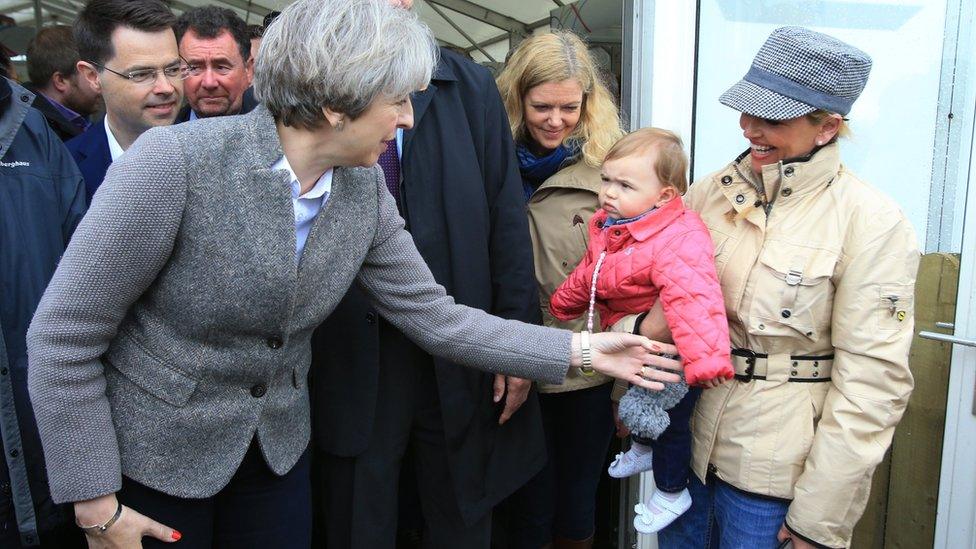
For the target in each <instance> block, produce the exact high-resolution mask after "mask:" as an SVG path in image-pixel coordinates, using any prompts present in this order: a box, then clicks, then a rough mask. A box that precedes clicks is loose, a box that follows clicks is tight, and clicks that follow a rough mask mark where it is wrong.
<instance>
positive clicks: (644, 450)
mask: <svg viewBox="0 0 976 549" xmlns="http://www.w3.org/2000/svg"><path fill="white" fill-rule="evenodd" d="M653 458H654V452H652V451H651V447H650V446H646V445H644V444H641V443H639V442H634V443H632V444H631V445H630V449H629V450H627V451H626V452H621V453H619V454H617V457H615V458H614V460H613V463H611V464H610V467H609V468H608V469H607V473H609V474H610V476H611V477H613V478H626V477H629V476H631V475H636V474H637V473H643V472H644V471H650V470H651V469H653V468H654V461H653Z"/></svg>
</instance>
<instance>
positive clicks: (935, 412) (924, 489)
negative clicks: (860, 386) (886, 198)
mask: <svg viewBox="0 0 976 549" xmlns="http://www.w3.org/2000/svg"><path fill="white" fill-rule="evenodd" d="M958 281H959V256H958V255H955V254H941V253H938V254H926V255H924V256H922V262H921V265H920V267H919V273H918V282H917V284H916V289H915V333H916V334H917V333H918V332H919V331H922V330H928V331H937V332H946V333H951V332H947V331H946V330H943V329H941V328H936V326H935V323H936V322H953V320H954V319H955V312H956V293H957V287H958ZM951 357H952V346H951V345H949V344H948V343H940V342H937V341H931V340H926V339H921V338H919V337H918V336H916V337H915V340H914V341H913V343H912V350H911V356H910V363H911V368H912V373H913V374H914V376H915V391H914V392H913V393H912V398H911V400H910V401H909V404H908V410H907V411H906V412H905V417H904V418H903V419H902V421H901V423H900V424H899V426H898V428H897V430H896V431H895V438H894V441H893V442H892V446H891V450H890V451H889V455H888V456H887V457H886V459H885V461H884V462H883V463H882V464H881V465H880V466H879V467H878V470H877V472H876V473H875V478H874V481H873V484H872V491H871V499H870V501H869V502H868V507H867V509H866V510H865V514H864V517H863V518H862V520H861V522H860V523H859V524H858V526H857V528H856V529H855V533H854V542H853V544H852V547H853V548H854V549H882V548H883V549H920V548H926V547H931V546H932V540H933V536H934V534H935V513H936V505H937V502H938V495H939V494H938V491H939V475H940V472H941V464H942V437H943V432H944V430H945V411H946V393H947V391H948V387H949V362H950V359H951Z"/></svg>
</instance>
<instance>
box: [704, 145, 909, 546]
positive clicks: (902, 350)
mask: <svg viewBox="0 0 976 549" xmlns="http://www.w3.org/2000/svg"><path fill="white" fill-rule="evenodd" d="M749 177H757V176H755V175H754V174H753V172H752V171H751V168H750V163H749V159H748V157H747V156H746V155H743V156H742V157H740V158H739V159H737V161H736V162H733V163H732V164H729V165H728V166H727V167H725V168H723V169H722V170H720V171H718V172H716V173H714V174H712V175H710V176H708V177H706V178H705V179H704V180H703V181H700V182H699V183H697V184H695V185H693V186H692V187H691V189H690V190H689V192H688V194H687V197H686V203H687V204H688V207H689V208H691V209H694V210H696V211H698V212H699V213H700V214H701V216H702V218H703V219H704V220H705V223H706V224H707V225H708V228H709V230H710V231H711V234H712V238H713V240H714V242H715V263H716V268H717V270H718V275H719V278H720V280H721V283H722V291H723V293H724V296H725V306H726V312H727V313H728V318H729V327H730V335H731V340H732V345H733V347H734V348H741V349H748V350H750V351H752V352H755V353H759V354H766V355H768V357H769V358H768V360H762V359H760V360H758V361H756V360H755V359H752V360H750V361H747V360H746V359H745V358H738V359H734V361H733V362H735V364H736V371H737V373H745V372H746V368H749V366H750V364H749V362H751V363H752V366H753V367H754V371H753V374H754V375H764V376H765V379H753V380H752V381H748V382H747V381H743V380H733V381H729V382H726V383H725V384H724V385H722V386H720V387H718V388H715V389H709V390H706V391H704V393H703V395H702V397H701V400H700V401H699V402H698V406H697V408H696V412H695V416H694V419H693V432H694V450H693V458H692V465H693V469H694V471H695V473H696V474H697V475H698V476H699V477H700V478H703V479H704V478H705V477H706V474H707V473H708V472H712V473H714V474H715V475H717V476H718V477H719V478H720V479H722V480H724V481H725V482H728V483H729V484H732V485H733V486H735V487H737V488H740V489H742V490H745V491H747V492H752V493H755V494H762V495H767V496H773V497H777V498H786V499H792V500H793V501H792V504H791V505H790V510H789V514H788V515H787V519H786V522H787V524H788V526H789V527H790V528H791V529H793V530H794V531H795V532H796V533H798V534H800V535H801V536H804V537H806V538H809V539H811V540H813V541H816V542H818V543H822V544H824V545H827V546H831V547H839V546H847V545H848V544H849V543H850V540H851V533H852V530H853V528H854V525H855V523H856V522H857V520H858V519H859V518H860V516H861V514H862V512H863V511H864V507H865V505H866V502H867V498H868V490H869V488H870V485H871V475H872V473H873V472H874V468H875V466H877V464H878V463H879V462H880V461H881V460H882V458H883V456H884V453H885V450H886V449H887V448H888V446H889V445H890V443H891V439H892V435H893V432H894V427H895V425H896V424H897V423H898V421H899V420H900V419H901V416H902V413H903V412H904V411H905V405H906V403H907V402H908V396H909V395H910V394H911V392H912V388H913V385H914V381H913V379H912V374H911V372H910V371H909V369H908V350H909V346H910V344H911V340H912V332H913V325H914V320H913V292H914V284H915V275H916V270H917V268H918V262H919V251H918V246H917V244H916V239H915V232H914V230H913V229H912V227H911V225H910V223H909V222H908V220H907V219H906V218H905V216H904V215H903V214H902V212H901V211H900V210H899V208H898V206H897V205H896V204H895V203H894V202H893V201H892V200H891V199H889V198H888V197H887V196H885V195H884V194H883V193H881V192H879V191H878V190H877V189H875V188H873V187H871V186H870V185H868V184H866V183H864V182H862V181H861V180H859V179H858V178H857V177H856V176H854V175H853V174H852V173H850V172H849V171H847V170H846V169H845V168H844V166H843V165H842V164H841V162H840V150H839V148H838V146H837V145H836V144H831V145H827V146H825V147H823V148H821V149H820V150H818V151H817V152H815V153H814V154H813V156H812V157H810V158H809V159H806V160H804V161H796V162H790V163H787V164H783V163H779V164H775V165H769V166H765V167H764V169H763V173H762V176H761V177H762V180H763V187H764V188H765V189H768V190H774V192H776V193H777V195H776V197H775V200H773V201H772V205H771V207H770V208H769V211H768V214H767V212H766V208H767V207H766V206H765V205H764V203H763V194H761V193H760V192H758V191H757V187H758V186H759V185H756V184H753V183H751V182H750V181H749V180H748V179H747V178H749ZM830 355H833V358H832V360H830V358H829V357H830ZM791 357H792V358H791ZM808 357H814V358H808ZM791 377H792V378H794V379H798V378H802V379H803V380H804V381H803V382H799V381H793V382H791V381H789V380H790V378H791ZM828 377H829V381H827V382H822V381H821V380H823V379H825V378H828Z"/></svg>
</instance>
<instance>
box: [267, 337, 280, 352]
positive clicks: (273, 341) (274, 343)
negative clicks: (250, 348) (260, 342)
mask: <svg viewBox="0 0 976 549" xmlns="http://www.w3.org/2000/svg"><path fill="white" fill-rule="evenodd" d="M266 343H267V344H268V347H271V348H272V349H280V348H281V345H282V341H281V338H280V337H278V336H272V337H269V338H268V341H266Z"/></svg>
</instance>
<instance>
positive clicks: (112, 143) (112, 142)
mask: <svg viewBox="0 0 976 549" xmlns="http://www.w3.org/2000/svg"><path fill="white" fill-rule="evenodd" d="M104 122H105V135H106V136H108V152H109V154H111V155H112V162H115V161H116V160H118V158H119V157H120V156H122V153H124V152H125V151H124V150H123V149H122V145H119V140H118V139H116V138H115V134H114V133H112V127H111V126H109V125H108V115H107V114H106V115H105V119H104Z"/></svg>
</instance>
